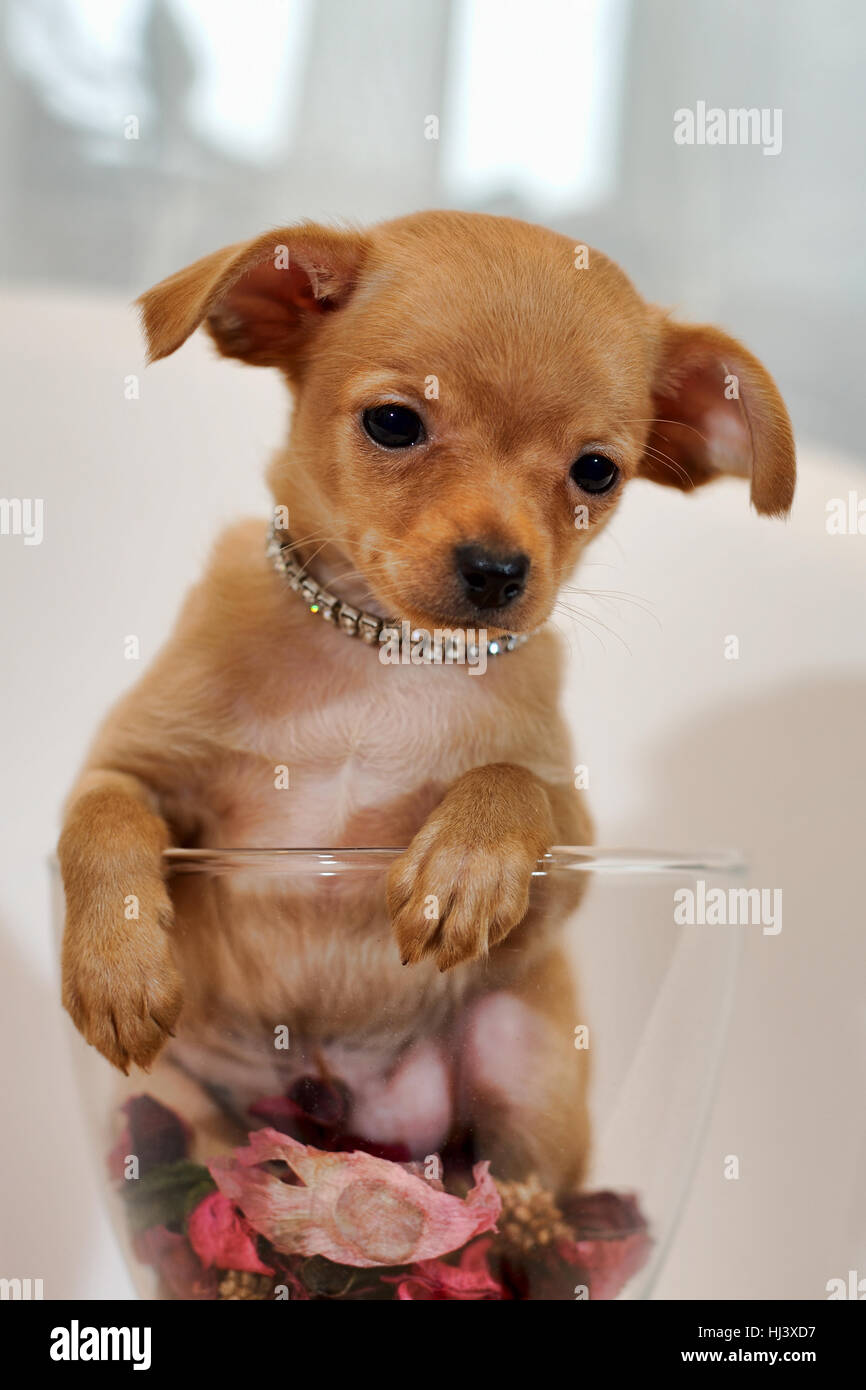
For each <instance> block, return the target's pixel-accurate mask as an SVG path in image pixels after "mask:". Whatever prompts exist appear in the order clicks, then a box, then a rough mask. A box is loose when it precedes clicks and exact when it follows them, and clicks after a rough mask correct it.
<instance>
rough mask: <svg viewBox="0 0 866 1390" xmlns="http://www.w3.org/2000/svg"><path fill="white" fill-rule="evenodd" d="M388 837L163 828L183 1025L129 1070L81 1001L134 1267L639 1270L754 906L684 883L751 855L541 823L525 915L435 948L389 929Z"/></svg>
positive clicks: (322, 1272) (212, 1289) (516, 1272)
mask: <svg viewBox="0 0 866 1390" xmlns="http://www.w3.org/2000/svg"><path fill="white" fill-rule="evenodd" d="M398 853H399V851H398V850H393V849H387V850H385V849H351V850H347V849H334V850H321V849H319V850H265V849H261V850H229V851H226V850H213V851H209V850H181V849H177V850H170V851H169V852H168V853H167V855H166V867H167V873H168V877H169V884H170V889H171V894H172V898H173V902H174V906H175V912H176V926H175V948H176V954H177V955H178V956H179V957H180V962H181V970H182V974H183V976H184V981H185V990H186V993H185V1005H184V1009H183V1011H182V1014H181V1017H180V1020H179V1023H178V1025H177V1028H176V1035H175V1037H174V1038H172V1040H171V1041H170V1042H169V1044H168V1046H167V1047H166V1048H165V1049H164V1051H163V1052H162V1053H161V1054H160V1056H159V1058H158V1060H157V1062H156V1063H155V1065H154V1066H153V1068H152V1070H151V1071H150V1072H149V1073H146V1074H145V1073H143V1072H140V1071H135V1070H134V1071H133V1074H132V1075H130V1076H129V1077H123V1076H122V1075H121V1074H120V1073H119V1072H117V1071H116V1070H114V1069H113V1068H112V1067H111V1066H110V1065H109V1063H108V1062H106V1061H105V1060H104V1059H103V1058H102V1057H101V1056H100V1055H99V1054H98V1053H97V1052H96V1051H95V1050H94V1049H93V1048H89V1047H87V1045H86V1044H85V1043H84V1042H83V1040H82V1039H81V1038H80V1037H79V1036H78V1035H77V1034H75V1033H74V1029H73V1028H72V1025H71V1023H70V1025H69V1026H70V1033H71V1034H72V1035H73V1037H74V1041H73V1047H74V1051H75V1057H76V1065H77V1071H78V1074H79V1076H80V1080H81V1089H82V1099H83V1102H84V1104H85V1106H86V1108H87V1114H88V1119H89V1124H90V1128H91V1133H92V1135H93V1138H94V1141H95V1147H96V1158H97V1162H98V1163H99V1164H100V1166H101V1168H102V1171H103V1172H104V1173H105V1181H106V1192H107V1195H108V1200H109V1201H110V1203H111V1207H112V1213H113V1217H114V1218H115V1219H114V1226H115V1229H116V1231H117V1234H118V1239H119V1240H120V1241H121V1244H122V1246H123V1249H124V1253H125V1256H126V1258H127V1261H128V1264H129V1268H130V1270H131V1273H132V1276H133V1279H134V1282H135V1285H136V1288H137V1289H138V1291H139V1293H140V1295H141V1296H142V1297H145V1298H175V1299H178V1298H181V1299H182V1298H192V1299H217V1298H220V1299H226V1300H233V1299H248V1298H253V1299H269V1298H274V1299H286V1298H288V1299H296V1300H305V1299H322V1298H332V1299H341V1300H346V1299H350V1300H359V1299H387V1298H395V1297H396V1298H400V1299H412V1300H414V1299H422V1300H426V1299H437V1298H441V1299H458V1300H477V1299H548V1300H550V1299H559V1300H561V1299H585V1298H589V1299H607V1298H640V1297H646V1296H648V1294H649V1292H650V1290H651V1289H652V1286H653V1282H654V1279H655V1277H656V1275H657V1274H658V1271H659V1269H660V1267H661V1264H662V1261H663V1260H664V1258H665V1255H666V1251H667V1248H668V1246H669V1243H670V1240H671V1237H672V1234H673V1232H674V1229H675V1226H676V1222H677V1219H678V1215H679V1212H680V1209H681V1206H682V1203H683V1200H684V1198H685V1196H686V1193H687V1191H688V1186H689V1182H690V1176H691V1172H692V1168H693V1165H694V1162H695V1159H696V1157H697V1153H698V1151H699V1145H700V1142H701V1138H702V1135H703V1131H704V1126H705V1122H706V1119H707V1115H708V1112H709V1107H710V1105H711V1101H712V1098H713V1093H714V1084H715V1077H716V1072H717V1069H718V1063H719V1060H720V1057H721V1051H722V1047H723V1043H724V1038H725V1031H726V1025H727V1019H728V1014H729V1008H730V1004H731V999H732V993H733V985H734V979H735V971H736V962H737V959H738V950H739V943H740V941H741V939H742V933H743V931H744V930H748V928H745V929H744V928H743V927H738V926H720V925H701V924H700V920H699V919H700V913H699V912H698V914H697V916H698V924H696V925H679V924H678V923H679V922H680V921H682V920H683V915H684V914H683V913H682V912H678V911H677V904H678V903H682V902H683V900H684V896H685V898H686V899H688V895H689V894H692V895H693V898H692V901H693V902H697V903H698V904H700V902H702V901H704V900H705V896H706V894H707V893H709V892H710V891H711V890H712V889H714V888H721V889H722V890H723V891H725V892H727V890H728V887H729V885H731V884H732V883H733V882H734V880H735V879H736V877H737V876H738V875H739V873H740V872H741V870H742V864H741V861H740V860H739V858H738V856H737V855H736V854H735V853H732V852H717V853H712V854H694V853H692V854H663V853H660V852H658V851H633V850H621V849H620V850H612V851H611V850H600V849H586V848H573V847H558V848H555V849H554V850H553V851H551V853H550V854H548V855H546V856H545V857H544V858H543V859H541V860H539V861H538V866H537V870H536V873H535V876H534V883H533V889H532V893H531V906H530V913H529V916H528V918H527V919H526V922H525V923H524V924H522V925H521V927H519V928H518V929H517V930H516V931H515V932H512V934H511V935H510V936H509V937H508V938H507V939H506V940H505V942H504V943H503V944H502V945H501V946H500V947H498V948H495V949H494V950H493V952H492V953H491V956H490V959H489V962H488V963H487V964H486V965H483V966H477V965H474V966H457V967H456V968H455V969H453V970H451V971H448V972H446V973H445V974H440V973H439V971H438V970H437V967H436V965H435V963H433V962H429V961H425V962H422V963H421V964H418V965H410V966H408V967H402V966H401V964H400V961H399V959H398V953H397V948H396V944H395V943H394V941H393V938H392V934H391V928H390V925H389V922H388V919H387V915H386V912H385V906H384V880H385V875H386V873H387V870H388V867H389V866H390V864H391V863H392V862H393V860H394V858H395V857H396V856H397V854H398ZM55 888H56V902H57V923H58V931H59V930H61V929H62V918H63V909H62V891H61V889H60V884H59V875H58V874H57V873H56V871H55ZM275 915H276V918H277V919H278V920H281V921H284V922H285V924H286V930H285V934H284V937H283V936H281V935H280V933H279V932H278V933H277V934H276V936H275V935H274V933H273V931H272V930H270V929H269V934H266V935H263V932H264V928H263V923H264V922H266V921H267V922H270V923H271V925H272V924H273V921H274V919H275ZM323 943H324V944H323ZM202 952H205V953H206V957H203V956H202V954H201V953H202ZM205 958H206V961H207V968H206V969H205V970H201V969H200V968H197V963H200V962H201V961H202V960H203V959H205ZM569 975H570V976H571V979H572V981H573V985H568V983H567V981H568V977H569ZM286 981H289V982H290V987H289V988H288V989H286V988H285V983H286ZM569 1001H570V1002H569Z"/></svg>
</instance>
